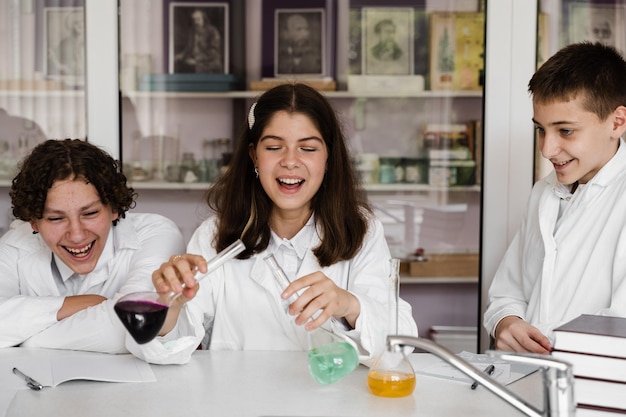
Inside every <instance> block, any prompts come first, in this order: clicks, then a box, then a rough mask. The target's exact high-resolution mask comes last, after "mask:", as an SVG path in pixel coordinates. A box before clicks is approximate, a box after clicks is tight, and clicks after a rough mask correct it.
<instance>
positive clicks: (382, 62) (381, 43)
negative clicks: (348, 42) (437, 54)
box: [361, 7, 413, 75]
mask: <svg viewBox="0 0 626 417" xmlns="http://www.w3.org/2000/svg"><path fill="white" fill-rule="evenodd" d="M362 23H363V42H362V47H363V49H362V52H361V55H362V59H363V70H364V71H363V72H364V74H369V75H374V74H376V75H379V74H382V75H412V74H413V8H403V7H395V8H377V7H376V8H372V7H365V8H363V19H362Z"/></svg>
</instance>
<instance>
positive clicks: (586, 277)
mask: <svg viewBox="0 0 626 417" xmlns="http://www.w3.org/2000/svg"><path fill="white" fill-rule="evenodd" d="M561 197H564V198H565V199H568V198H569V201H568V202H567V206H566V207H565V209H564V211H563V214H562V216H561V218H560V220H558V222H557V216H558V213H559V204H560V203H561ZM489 301H490V304H489V306H488V308H487V310H486V311H485V315H484V325H485V329H486V330H487V331H488V332H489V334H490V335H492V336H493V332H494V329H495V327H496V325H497V324H498V322H499V321H500V320H501V319H503V318H504V317H505V316H509V315H513V316H518V317H521V318H522V319H524V320H526V321H527V322H528V323H530V324H532V325H533V326H535V327H537V328H538V329H539V330H540V331H541V332H542V333H543V334H545V335H546V336H548V337H549V338H551V339H552V340H553V334H552V331H553V329H554V328H555V327H558V326H559V325H561V324H562V323H565V322H567V321H569V320H571V319H573V318H575V317H577V316H578V315H580V314H601V315H613V316H623V317H626V146H625V144H624V141H623V140H620V146H619V148H618V151H617V153H616V154H615V156H614V157H613V158H612V159H611V160H610V161H609V162H608V163H607V164H606V165H605V166H604V167H603V168H602V169H601V170H600V171H599V172H598V173H597V174H596V175H595V176H594V177H593V178H592V179H591V180H590V181H589V182H588V183H587V184H583V185H582V186H580V187H579V188H578V189H577V190H576V192H575V193H574V194H573V195H571V194H569V191H568V190H567V188H566V187H565V186H563V185H562V184H560V183H559V182H558V181H557V180H556V175H555V173H554V172H552V173H551V174H549V175H548V176H546V178H544V179H542V180H540V181H538V182H537V183H536V184H535V186H534V187H533V190H532V193H531V196H530V201H529V204H528V209H527V213H526V217H525V219H524V221H523V223H522V225H521V228H520V230H519V231H518V233H517V235H516V236H515V238H514V239H513V241H512V242H511V245H510V247H509V248H508V250H507V252H506V254H505V256H504V258H503V260H502V263H501V264H500V266H499V268H498V270H497V272H496V274H495V276H494V279H493V282H492V284H491V287H490V289H489Z"/></svg>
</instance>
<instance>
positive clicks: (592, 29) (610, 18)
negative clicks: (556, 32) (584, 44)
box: [563, 0, 626, 53]
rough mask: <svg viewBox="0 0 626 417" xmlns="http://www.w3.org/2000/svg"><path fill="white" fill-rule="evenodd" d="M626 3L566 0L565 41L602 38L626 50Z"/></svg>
mask: <svg viewBox="0 0 626 417" xmlns="http://www.w3.org/2000/svg"><path fill="white" fill-rule="evenodd" d="M625 11H626V6H625V5H623V4H618V3H617V2H615V1H612V0H609V1H607V0H604V1H598V0H596V1H594V2H581V1H564V2H563V16H564V18H563V25H564V26H563V37H564V44H565V45H568V44H571V43H576V42H581V41H591V42H600V43H603V44H606V45H610V46H614V47H615V48H617V49H618V50H619V51H621V52H622V53H624V52H625V51H626V30H625V28H624V23H625V20H624V14H625Z"/></svg>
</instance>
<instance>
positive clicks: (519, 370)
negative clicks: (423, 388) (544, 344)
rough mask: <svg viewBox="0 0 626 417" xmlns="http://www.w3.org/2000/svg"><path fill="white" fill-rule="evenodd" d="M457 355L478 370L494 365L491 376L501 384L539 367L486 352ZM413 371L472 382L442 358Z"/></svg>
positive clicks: (513, 380) (508, 382) (528, 373)
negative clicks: (507, 359) (492, 356)
mask: <svg viewBox="0 0 626 417" xmlns="http://www.w3.org/2000/svg"><path fill="white" fill-rule="evenodd" d="M458 356H459V357H460V358H462V359H464V360H465V361H467V362H469V364H470V365H472V366H473V367H475V368H476V369H478V370H479V371H482V370H484V369H485V368H486V367H487V366H489V365H494V367H495V368H496V369H495V371H494V373H493V375H491V378H493V379H495V380H496V381H498V382H499V383H501V384H503V385H508V384H510V383H512V382H515V381H517V380H518V379H520V378H523V377H525V376H526V375H530V374H531V373H533V372H535V371H537V369H539V368H538V367H536V366H530V365H524V364H518V363H511V362H507V361H503V360H498V359H495V358H491V357H489V356H487V355H486V354H476V353H471V352H461V353H460V354H459V355H458ZM415 373H416V374H421V375H426V376H432V377H436V378H444V379H449V380H453V381H458V382H463V383H467V384H471V383H472V382H473V380H472V379H471V378H470V377H469V376H467V375H465V374H464V373H463V372H461V371H459V370H458V369H456V368H455V367H453V366H452V365H450V364H448V363H447V362H444V361H443V360H440V361H438V362H437V363H434V364H432V365H430V366H428V367H426V368H424V369H418V370H416V371H415Z"/></svg>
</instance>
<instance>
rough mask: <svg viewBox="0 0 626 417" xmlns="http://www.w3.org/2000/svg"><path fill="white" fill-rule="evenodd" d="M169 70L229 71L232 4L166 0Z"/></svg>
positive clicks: (219, 72)
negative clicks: (230, 7)
mask: <svg viewBox="0 0 626 417" xmlns="http://www.w3.org/2000/svg"><path fill="white" fill-rule="evenodd" d="M165 6H166V7H165V15H166V17H165V31H164V33H165V36H167V40H166V43H165V44H166V45H167V47H166V51H167V53H166V54H165V56H166V57H167V71H168V72H169V73H170V74H174V73H176V74H179V73H183V74H184V73H204V74H226V73H228V72H229V50H230V49H229V34H230V28H229V22H230V18H229V12H230V11H229V2H206V1H173V0H166V1H165Z"/></svg>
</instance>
